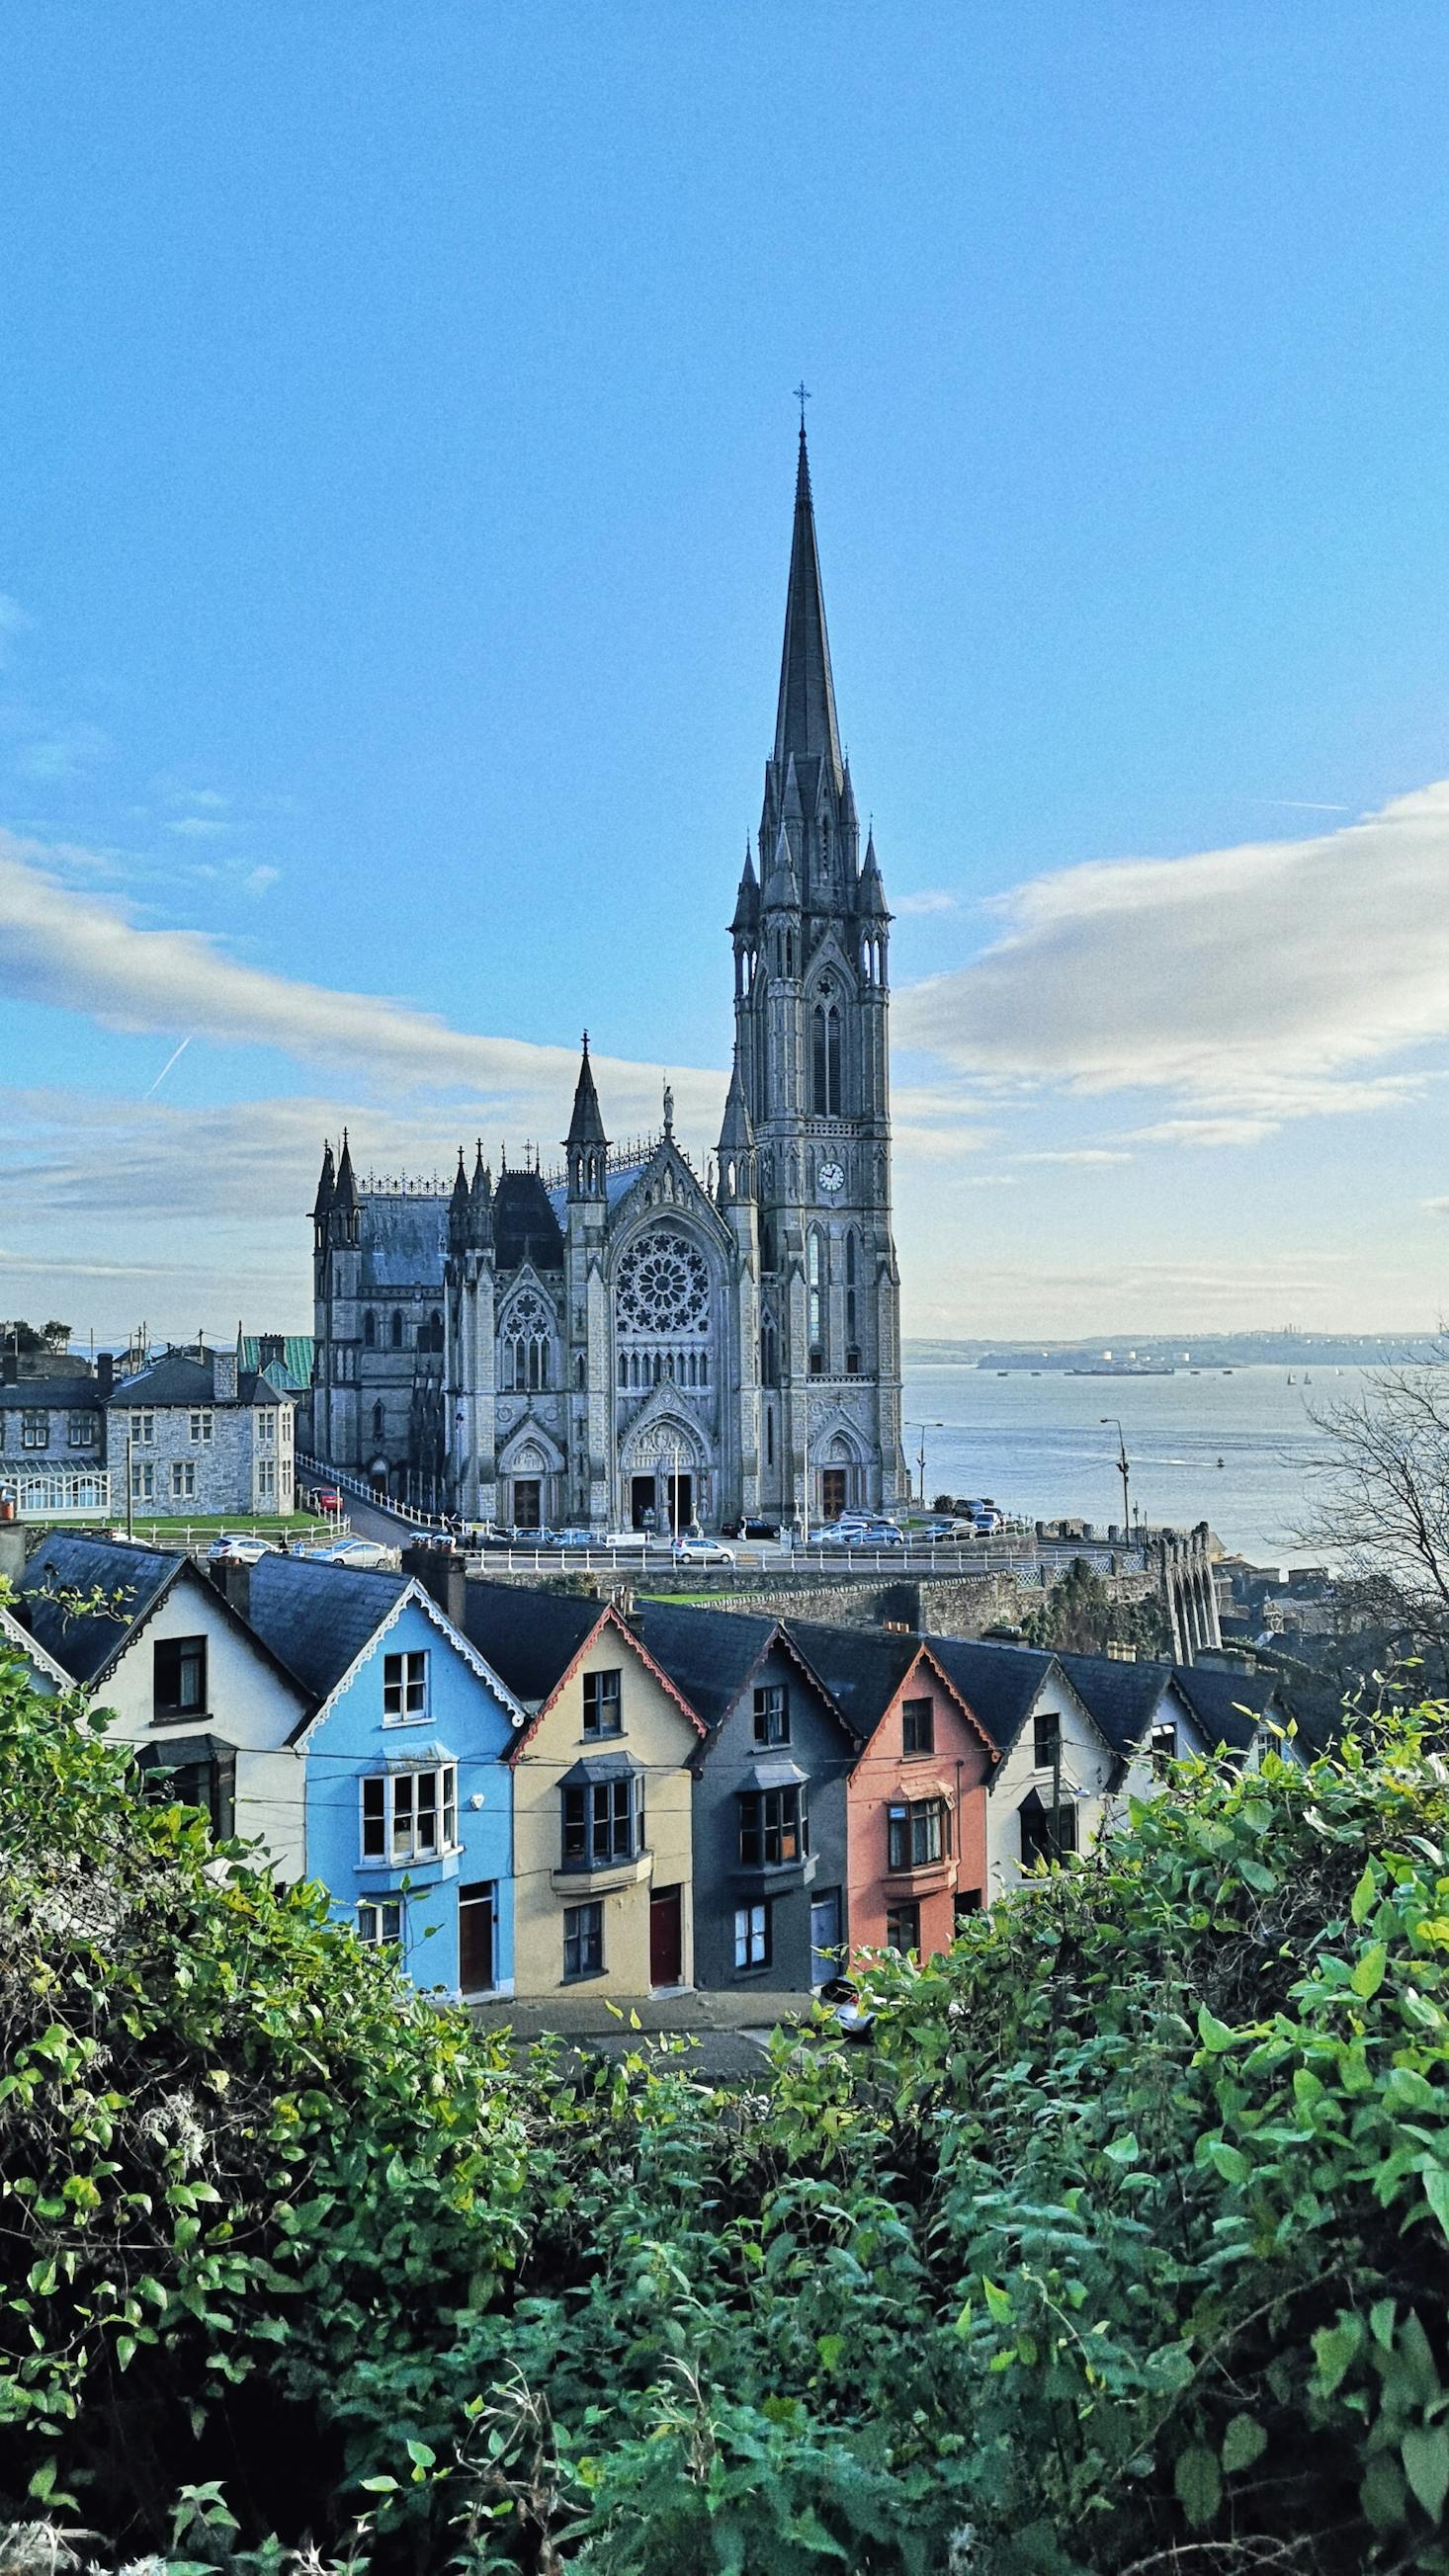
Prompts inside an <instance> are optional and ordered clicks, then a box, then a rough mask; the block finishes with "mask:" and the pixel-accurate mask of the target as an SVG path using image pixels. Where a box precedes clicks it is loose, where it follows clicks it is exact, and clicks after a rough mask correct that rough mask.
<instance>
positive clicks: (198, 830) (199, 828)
mask: <svg viewBox="0 0 1449 2576" xmlns="http://www.w3.org/2000/svg"><path fill="white" fill-rule="evenodd" d="M235 828H236V827H235V825H234V824H232V823H224V822H222V820H221V818H220V816H219V815H216V814H177V815H175V816H174V817H173V818H172V820H171V821H170V822H169V823H168V824H167V826H166V829H167V831H168V832H174V833H175V834H176V835H177V837H178V839H180V840H184V841H214V840H219V839H220V837H221V835H222V834H223V833H225V832H230V831H234V830H235Z"/></svg>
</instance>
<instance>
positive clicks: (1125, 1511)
mask: <svg viewBox="0 0 1449 2576" xmlns="http://www.w3.org/2000/svg"><path fill="white" fill-rule="evenodd" d="M1101 1419H1102V1421H1103V1422H1104V1423H1107V1422H1110V1423H1113V1424H1115V1426H1116V1431H1117V1473H1118V1475H1119V1476H1120V1477H1121V1479H1122V1529H1123V1534H1124V1536H1125V1537H1127V1538H1130V1537H1131V1536H1132V1506H1131V1503H1130V1502H1129V1500H1128V1494H1127V1478H1128V1474H1129V1472H1130V1471H1129V1469H1128V1465H1127V1435H1126V1433H1125V1431H1124V1430H1123V1428H1122V1425H1121V1422H1120V1421H1119V1420H1118V1417H1117V1415H1116V1414H1115V1413H1104V1414H1103V1415H1102V1417H1101Z"/></svg>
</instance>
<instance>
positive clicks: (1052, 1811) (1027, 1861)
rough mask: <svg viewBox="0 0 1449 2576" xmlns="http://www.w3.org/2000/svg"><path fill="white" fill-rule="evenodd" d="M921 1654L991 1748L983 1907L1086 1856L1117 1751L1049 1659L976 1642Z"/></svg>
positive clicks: (1101, 1818)
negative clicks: (1063, 1857)
mask: <svg viewBox="0 0 1449 2576" xmlns="http://www.w3.org/2000/svg"><path fill="white" fill-rule="evenodd" d="M926 1643H927V1645H928V1646H929V1647H930V1649H931V1652H932V1654H933V1655H934V1656H935V1657H936V1659H937V1661H938V1662H939V1663H940V1665H941V1667H942V1669H943V1671H944V1672H945V1673H946V1674H947V1676H948V1678H949V1679H950V1681H951V1683H952V1685H953V1687H954V1688H955V1689H956V1690H958V1691H959V1692H960V1694H961V1696H962V1698H963V1699H964V1700H965V1702H966V1704H967V1706H968V1708H970V1709H971V1710H972V1711H973V1713H974V1714H975V1716H976V1717H977V1718H978V1719H979V1720H980V1722H981V1724H982V1725H983V1726H984V1727H985V1729H986V1732H987V1734H988V1735H989V1736H990V1737H991V1740H992V1742H993V1744H994V1745H995V1746H996V1749H997V1755H998V1760H997V1763H996V1768H995V1770H994V1771H993V1772H992V1774H991V1778H990V1781H989V1783H988V1786H987V1799H986V1887H987V1899H988V1902H989V1901H990V1900H992V1899H993V1898H995V1897H998V1896H1002V1895H1004V1894H1005V1893H1006V1891H1007V1889H1008V1888H1012V1887H1015V1886H1016V1885H1017V1883H1018V1882H1019V1881H1020V1880H1021V1879H1022V1878H1023V1877H1024V1876H1025V1875H1026V1873H1027V1872H1028V1871H1029V1870H1030V1869H1032V1868H1034V1867H1035V1865H1036V1863H1037V1861H1039V1860H1042V1859H1048V1858H1050V1857H1051V1856H1052V1854H1053V1852H1054V1851H1060V1852H1073V1851H1087V1850H1088V1849H1089V1848H1090V1846H1091V1845H1092V1844H1093V1843H1094V1842H1095V1841H1096V1839H1097V1836H1098V1834H1099V1833H1101V1831H1102V1830H1103V1827H1104V1826H1105V1825H1107V1824H1109V1823H1110V1822H1111V1820H1112V1816H1113V1812H1114V1799H1115V1794H1116V1791H1117V1789H1118V1786H1119V1770H1120V1765H1119V1760H1118V1755H1117V1751H1116V1748H1115V1746H1114V1745H1113V1744H1112V1743H1111V1742H1110V1741H1109V1739H1108V1737H1107V1736H1106V1734H1104V1732H1103V1730H1102V1727H1101V1726H1100V1725H1099V1724H1098V1722H1097V1720H1096V1719H1095V1718H1094V1717H1093V1716H1092V1714H1091V1712H1090V1710H1089V1709H1088V1708H1087V1706H1086V1703H1085V1701H1084V1700H1083V1698H1082V1696H1081V1693H1080V1692H1079V1691H1078V1690H1077V1689H1076V1688H1075V1687H1074V1685H1073V1683H1072V1682H1071V1680H1070V1679H1069V1677H1068V1675H1067V1673H1066V1671H1065V1670H1064V1668H1063V1664H1062V1660H1061V1658H1060V1657H1059V1656H1057V1655H1051V1654H1045V1653H1041V1652H1038V1651H1037V1650H1036V1649H1035V1648H1033V1647H1030V1646H1008V1645H997V1644H995V1643H994V1642H992V1641H990V1640H987V1639H982V1638H962V1637H928V1638H927V1639H926Z"/></svg>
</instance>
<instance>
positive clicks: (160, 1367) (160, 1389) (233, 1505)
mask: <svg viewBox="0 0 1449 2576" xmlns="http://www.w3.org/2000/svg"><path fill="white" fill-rule="evenodd" d="M106 1411H107V1416H108V1422H109V1430H108V1435H107V1447H108V1449H109V1453H110V1460H111V1467H112V1471H113V1475H114V1476H115V1477H116V1478H117V1479H119V1480H120V1481H119V1492H120V1494H121V1495H122V1496H124V1494H125V1491H126V1488H127V1485H129V1489H130V1501H131V1511H132V1514H133V1517H134V1516H139V1517H140V1518H141V1519H142V1520H144V1519H146V1518H147V1517H148V1516H149V1515H152V1514H154V1515H155V1517H156V1518H157V1519H162V1518H166V1519H183V1520H184V1519H189V1518H193V1517H194V1518H195V1519H197V1520H209V1519H214V1518H232V1517H235V1518H237V1519H250V1518H255V1517H261V1518H270V1517H272V1516H273V1515H283V1516H284V1515H286V1514H287V1513H289V1512H291V1511H292V1510H293V1509H294V1507H295V1504H296V1498H297V1488H296V1477H297V1471H296V1412H297V1408H296V1400H295V1397H294V1395H293V1394H292V1393H291V1392H290V1391H289V1389H288V1387H287V1383H286V1379H285V1375H284V1373H283V1371H281V1370H280V1369H278V1370H277V1371H276V1373H275V1374H273V1373H272V1372H271V1371H269V1370H267V1369H262V1370H257V1369H243V1368H241V1367H240V1365H239V1363H238V1359H237V1355H236V1352H235V1351H228V1350H209V1349H206V1348H204V1347H202V1346H193V1347H192V1348H191V1349H190V1350H169V1351H165V1352H163V1353H161V1355H160V1356H159V1357H158V1358H156V1359H153V1360H148V1361H147V1363H146V1365H145V1367H144V1368H140V1369H136V1370H134V1371H132V1372H131V1373H129V1374H128V1375H127V1376H125V1377H124V1378H121V1379H119V1380H117V1382H116V1384H115V1386H114V1388H113V1390H112V1392H111V1395H110V1398H109V1401H108V1403H107V1407H106ZM113 1490H114V1489H113Z"/></svg>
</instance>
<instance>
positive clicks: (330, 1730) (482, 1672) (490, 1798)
mask: <svg viewBox="0 0 1449 2576" xmlns="http://www.w3.org/2000/svg"><path fill="white" fill-rule="evenodd" d="M231 1574H232V1581H230V1582H229V1583H228V1591H229V1592H233V1597H234V1599H235V1593H234V1591H233V1585H234V1584H235V1585H236V1586H237V1587H238V1588H240V1578H241V1577H242V1576H243V1575H246V1576H248V1577H249V1580H248V1581H247V1582H246V1584H245V1593H246V1598H245V1600H244V1601H243V1600H241V1599H235V1606H236V1607H237V1608H238V1609H240V1610H241V1611H242V1612H243V1615H244V1616H245V1617H246V1618H247V1620H248V1621H249V1622H250V1624H251V1626H252V1627H253V1628H254V1629H255V1631H256V1633H257V1635H258V1636H259V1637H260V1638H261V1639H262V1641H263V1643H264V1644H265V1645H267V1646H269V1647H270V1648H271V1650H272V1652H273V1654H275V1655H276V1656H278V1657H279V1659H280V1660H281V1661H282V1662H283V1663H284V1664H286V1665H287V1666H288V1667H289V1669H290V1670H291V1671H292V1672H294V1673H295V1674H296V1675H297V1677H298V1679H299V1680H300V1681H301V1682H303V1683H304V1684H305V1686H306V1688H307V1690H308V1691H309V1693H310V1694H311V1696H312V1699H313V1702H314V1707H313V1713H312V1715H311V1716H310V1717H307V1718H305V1719H304V1720H303V1721H302V1724H301V1725H300V1726H299V1727H298V1728H297V1730H296V1732H295V1734H294V1735H293V1738H292V1742H293V1745H294V1746H295V1748H296V1749H297V1750H298V1751H299V1752H300V1753H302V1754H303V1755H304V1757H305V1760H304V1765H303V1771H304V1778H305V1793H304V1794H305V1805H306V1855H307V1875H308V1877H309V1878H314V1879H318V1880H320V1882H321V1884H322V1885H323V1886H324V1887H325V1888H326V1889H327V1890H328V1893H329V1894H330V1896H331V1898H332V1903H333V1908H334V1911H335V1912H336V1913H337V1914H338V1915H339V1916H340V1917H341V1918H343V1919H344V1920H346V1921H348V1922H350V1923H351V1924H352V1925H353V1926H354V1927H355V1929H356V1931H357V1932H358V1934H359V1935H360V1937H361V1938H362V1939H363V1940H364V1941H386V1942H396V1943H397V1945H398V1947H399V1949H400V1951H401V1955H402V1959H403V1963H404V1965H405V1967H406V1970H407V1973H408V1975H409V1976H410V1977H411V1978H412V1980H413V1983H414V1984H415V1985H417V1986H421V1987H425V1988H428V1989H431V1990H437V1989H441V1990H442V1991H443V1992H444V1993H446V1994H449V1995H463V1996H471V1995H497V1994H511V1993H512V1991H513V1775H512V1772H511V1771H510V1769H509V1766H508V1762H507V1760H506V1756H507V1754H508V1752H509V1750H510V1748H511V1746H512V1744H513V1742H514V1739H515V1737H516V1735H517V1734H518V1733H519V1732H520V1730H521V1729H522V1728H523V1726H524V1725H525V1723H526V1718H525V1713H524V1711H523V1709H522V1708H521V1706H520V1705H519V1702H518V1701H517V1700H516V1699H515V1698H514V1696H513V1694H512V1692H511V1691H509V1690H508V1689H507V1688H506V1686H505V1685H504V1683H502V1682H501V1681H500V1680H499V1678H498V1676H497V1674H496V1673H495V1672H494V1671H493V1668H492V1666H491V1665H490V1664H488V1663H487V1662H486V1661H485V1660H484V1658H483V1656H482V1655H480V1654H479V1652H478V1650H477V1648H476V1647H475V1646H473V1645H470V1643H469V1641H468V1639H467V1638H466V1637H465V1636H463V1635H462V1634H461V1633H460V1632H459V1630H458V1629H456V1628H455V1627H454V1626H453V1625H452V1624H451V1622H450V1621H449V1620H448V1618H447V1617H446V1616H445V1615H444V1613H443V1611H442V1610H441V1609H440V1608H439V1607H438V1604H437V1603H436V1601H434V1600H433V1599H432V1598H431V1597H430V1596H429V1594H428V1593H427V1592H426V1591H425V1590H424V1588H423V1586H422V1584H421V1583H418V1582H415V1581H413V1580H411V1579H410V1578H408V1577H407V1576H404V1575H396V1574H366V1573H361V1572H358V1571H356V1570H354V1569H353V1568H351V1567H349V1566H341V1565H327V1564H319V1563H316V1562H313V1561H309V1560H308V1559H307V1558H305V1557H288V1556H281V1555H270V1556H264V1557H262V1558H261V1560H260V1561H259V1563H258V1564H256V1565H254V1566H252V1567H250V1568H242V1567H239V1568H235V1569H232V1570H231Z"/></svg>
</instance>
